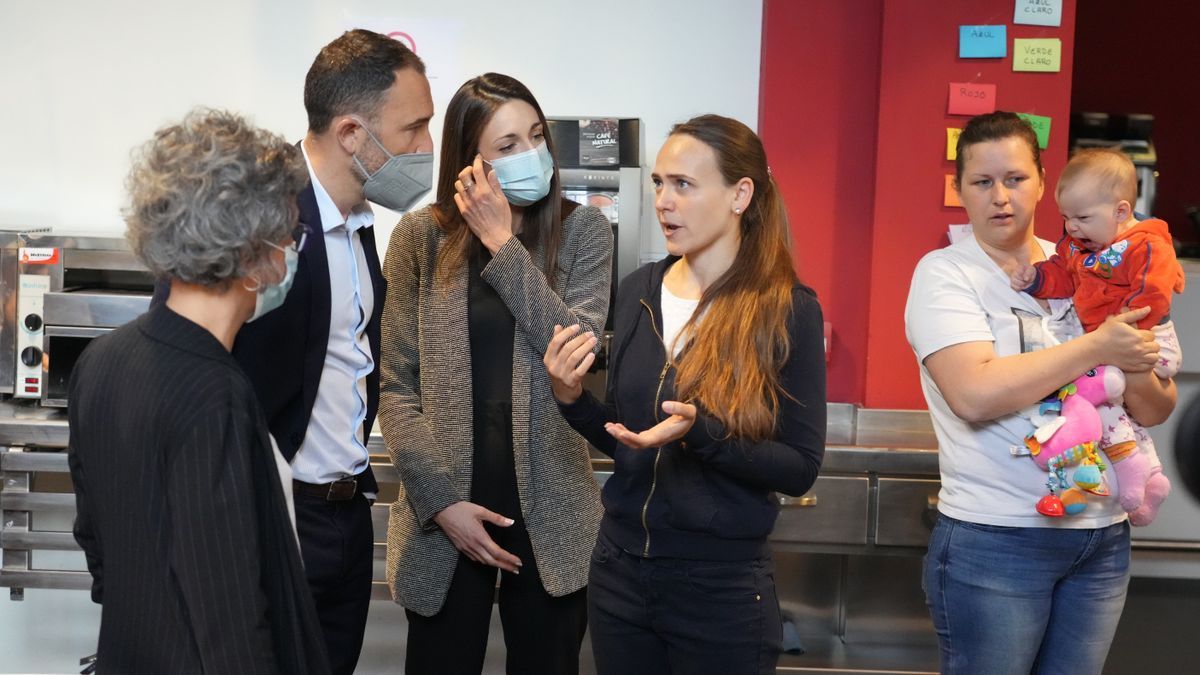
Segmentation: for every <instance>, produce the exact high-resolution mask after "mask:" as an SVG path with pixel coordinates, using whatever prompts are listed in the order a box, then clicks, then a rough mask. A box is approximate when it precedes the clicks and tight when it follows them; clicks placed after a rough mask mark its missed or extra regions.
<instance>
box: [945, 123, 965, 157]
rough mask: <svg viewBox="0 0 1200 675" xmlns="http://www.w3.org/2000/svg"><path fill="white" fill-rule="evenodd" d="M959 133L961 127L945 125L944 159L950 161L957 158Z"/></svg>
mask: <svg viewBox="0 0 1200 675" xmlns="http://www.w3.org/2000/svg"><path fill="white" fill-rule="evenodd" d="M961 133H962V129H955V128H954V127H946V159H948V160H950V161H954V160H956V159H958V135H959V134H961Z"/></svg>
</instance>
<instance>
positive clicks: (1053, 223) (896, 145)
mask: <svg viewBox="0 0 1200 675" xmlns="http://www.w3.org/2000/svg"><path fill="white" fill-rule="evenodd" d="M1074 10H1075V2H1074V0H1064V2H1063V11H1064V17H1063V25H1062V27H1061V28H1044V27H1037V26H1014V25H1012V14H1013V0H977V1H975V2H971V3H953V4H948V3H930V2H921V1H918V0H850V1H848V2H845V3H841V4H837V5H835V4H832V3H828V4H827V3H803V2H789V1H787V0H766V2H765V7H764V12H763V16H764V23H765V26H764V35H763V66H762V67H763V72H762V85H761V86H762V93H761V105H760V125H759V128H760V130H761V132H762V135H763V139H764V142H765V143H766V146H767V153H768V155H769V156H770V157H771V162H772V166H773V167H774V166H776V165H779V166H780V170H779V171H778V172H777V175H778V176H779V178H780V182H781V188H782V190H783V193H784V197H785V198H786V199H787V204H788V208H789V212H790V213H791V214H792V219H791V220H792V228H793V233H794V235H795V240H796V242H797V251H798V253H797V257H798V262H799V266H800V269H801V275H802V276H803V277H804V278H805V279H806V280H807V281H808V282H809V283H810V284H811V285H812V286H813V287H814V288H816V290H817V292H818V294H819V295H820V296H821V299H822V305H823V307H824V308H825V313H826V317H827V318H829V319H830V320H831V321H832V322H833V330H834V353H833V356H832V360H831V363H830V369H829V392H830V396H829V398H830V400H831V401H849V402H857V403H863V404H864V405H867V406H869V407H876V408H924V407H925V401H924V398H923V397H922V396H921V391H920V386H919V383H918V379H917V365H916V360H915V358H914V357H913V353H912V350H911V349H910V348H909V346H908V343H907V341H906V340H905V337H904V303H905V300H906V298H907V295H908V284H909V280H910V279H911V277H912V270H913V268H914V267H915V265H916V263H917V260H919V259H920V257H921V256H922V255H924V254H925V253H926V252H928V251H930V250H932V249H934V248H937V247H940V246H943V245H944V244H945V243H946V226H947V225H948V224H950V223H962V222H966V214H965V212H964V211H963V210H962V209H961V208H950V207H944V206H942V188H943V184H944V179H943V176H944V175H945V174H947V173H953V170H954V164H953V162H949V161H947V160H946V159H945V133H946V132H945V129H946V127H948V126H962V125H963V124H964V123H965V122H966V119H967V118H965V117H951V116H948V115H947V114H946V98H947V87H948V84H949V83H950V82H952V81H953V82H983V83H991V84H996V85H997V86H998V90H997V101H998V107H999V108H1000V109H1006V110H1014V111H1018V112H1032V113H1037V114H1039V115H1048V116H1050V117H1051V118H1052V119H1053V122H1052V125H1051V133H1050V145H1049V147H1048V148H1047V149H1046V150H1045V151H1044V152H1043V162H1044V164H1045V165H1046V170H1047V174H1048V176H1051V177H1053V176H1056V175H1057V173H1058V171H1059V170H1060V169H1061V168H1062V165H1063V163H1064V162H1065V159H1066V139H1067V126H1068V122H1069V109H1070V90H1071V86H1070V80H1071V67H1072V43H1073V26H1074V14H1075V12H1074ZM1001 23H1003V24H1006V25H1008V40H1009V52H1010V53H1009V57H1008V58H1006V59H990V60H980V59H970V60H960V59H958V58H957V53H958V26H959V25H962V24H1001ZM1014 37H1020V38H1026V37H1058V38H1059V39H1061V40H1062V43H1063V51H1064V54H1063V59H1062V72H1059V73H1013V72H1012V54H1011V51H1012V39H1013V38H1014ZM781 158H782V159H781ZM1048 194H1049V193H1048ZM1038 222H1039V226H1038V228H1037V229H1038V232H1039V234H1041V235H1042V236H1045V237H1048V238H1052V239H1053V238H1057V236H1058V233H1059V231H1060V225H1059V222H1060V220H1059V218H1058V215H1057V212H1056V209H1055V207H1054V204H1053V199H1052V198H1047V199H1045V200H1043V204H1042V206H1041V208H1039V210H1038Z"/></svg>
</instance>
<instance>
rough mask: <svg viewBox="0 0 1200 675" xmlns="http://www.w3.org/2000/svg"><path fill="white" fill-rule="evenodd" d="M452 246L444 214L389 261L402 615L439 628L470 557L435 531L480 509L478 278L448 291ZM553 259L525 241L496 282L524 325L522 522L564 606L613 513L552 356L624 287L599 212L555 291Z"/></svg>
mask: <svg viewBox="0 0 1200 675" xmlns="http://www.w3.org/2000/svg"><path fill="white" fill-rule="evenodd" d="M444 241H445V237H444V236H443V234H442V232H441V230H440V229H439V228H438V227H437V224H436V223H435V222H434V219H433V214H432V212H431V210H430V208H428V207H427V208H424V209H421V210H420V211H416V212H413V213H410V214H408V215H406V216H405V217H404V218H403V219H402V220H401V221H400V223H399V225H397V226H396V229H395V230H394V231H393V232H392V238H391V241H390V243H389V244H388V250H387V256H386V258H385V260H384V265H383V273H384V277H385V278H386V279H387V300H386V305H385V307H384V313H383V339H382V342H381V345H382V354H381V356H380V364H379V365H380V372H381V377H382V381H381V387H380V405H379V424H380V429H381V430H382V432H383V437H384V440H385V441H386V442H387V448H388V452H389V454H390V455H391V457H392V462H393V463H394V464H395V465H396V468H397V470H398V471H399V473H400V482H401V488H400V495H399V497H397V499H396V501H395V503H393V504H392V507H391V517H390V519H389V522H388V538H387V542H388V546H387V580H388V583H389V585H390V586H391V589H392V597H393V599H395V601H396V602H398V603H400V604H401V605H403V606H404V607H406V608H408V609H411V610H412V611H414V612H417V613H418V614H422V615H424V616H431V615H433V614H436V613H437V612H438V610H439V609H441V607H442V603H443V602H444V601H445V598H446V591H447V590H448V589H449V587H450V578H451V576H452V575H453V573H454V567H455V564H456V563H457V561H458V555H459V554H458V551H457V550H456V549H455V548H454V545H453V544H452V543H451V542H450V540H449V539H448V538H447V537H446V535H445V533H443V532H442V530H441V528H439V527H438V526H437V525H436V524H435V523H434V522H433V516H434V515H436V514H437V513H438V512H439V511H441V510H442V509H444V508H445V507H447V506H449V505H451V504H453V503H455V502H457V501H460V500H470V497H471V460H472V455H473V439H472V424H471V419H472V418H471V413H472V410H471V348H470V342H469V336H468V329H467V304H468V303H467V288H468V286H467V284H468V280H467V266H466V265H462V266H461V269H460V270H459V271H458V272H457V273H455V274H454V276H453V278H452V279H451V280H450V282H449V283H448V284H445V285H444V286H439V285H438V284H439V283H440V281H435V265H436V261H437V256H438V252H439V250H440V249H441V246H442V245H443V242H444ZM541 265H542V256H541V255H540V253H539V252H535V253H533V254H532V255H531V254H530V253H529V252H528V251H526V249H525V247H524V246H523V245H522V244H521V242H520V241H518V240H517V238H516V237H514V238H512V239H511V240H510V241H509V242H508V243H507V244H505V245H504V246H502V247H501V248H500V250H499V251H497V252H496V255H495V256H494V257H493V259H492V261H491V262H490V263H489V264H488V265H487V267H485V268H484V270H483V278H484V280H485V281H487V283H488V284H490V285H491V286H492V287H493V288H494V289H495V290H496V292H497V293H498V294H499V295H500V297H501V298H502V299H503V300H504V303H505V304H506V305H507V306H508V308H509V310H510V311H511V312H512V314H513V317H514V318H515V319H516V326H515V331H516V332H515V336H514V340H513V376H512V387H513V390H512V410H513V453H514V455H515V457H514V459H515V462H516V469H517V489H518V491H519V493H520V497H521V515H522V517H523V518H524V519H525V524H526V528H527V529H528V531H529V538H530V540H531V542H532V544H533V552H534V557H535V558H536V561H537V566H538V570H539V571H540V573H541V581H542V585H543V586H544V587H545V588H546V591H547V592H549V593H550V594H551V595H554V596H562V595H566V594H567V593H571V592H574V591H577V590H579V589H580V588H583V587H584V586H585V585H586V584H587V575H588V563H589V560H590V553H591V550H592V546H593V545H594V544H595V540H596V531H597V529H598V527H599V523H600V516H601V513H602V509H601V506H600V493H599V490H598V489H597V486H596V483H595V480H594V479H593V478H592V472H591V463H590V461H589V459H588V453H587V444H586V443H585V442H584V440H583V439H582V438H580V436H579V435H578V434H576V433H575V431H574V430H572V429H571V427H570V426H568V425H567V423H566V422H565V421H564V420H563V418H562V416H561V415H560V414H559V412H558V408H557V405H556V404H555V402H554V398H553V396H552V395H551V393H550V380H549V376H548V375H547V374H546V368H545V366H544V365H543V364H542V353H543V352H544V351H545V349H546V344H547V343H548V342H549V341H550V338H551V337H552V336H553V333H554V325H555V324H558V325H562V326H569V325H572V324H575V323H579V324H581V325H582V326H583V329H584V330H592V331H595V332H596V334H597V335H599V334H600V332H601V331H602V330H603V328H604V319H605V316H606V313H607V311H608V299H609V286H610V283H611V273H612V230H611V228H610V225H609V222H608V219H607V218H605V217H604V214H602V213H601V212H600V211H599V210H598V209H596V208H592V207H580V208H577V209H575V211H574V212H573V213H571V215H570V216H568V217H567V218H566V219H565V221H564V223H563V233H562V243H561V245H560V248H559V254H558V266H559V270H558V274H557V275H556V278H555V287H554V288H553V289H552V288H551V287H550V286H549V284H548V283H547V282H546V278H545V276H544V275H543V274H542V271H541Z"/></svg>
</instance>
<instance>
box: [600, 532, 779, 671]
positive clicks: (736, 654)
mask: <svg viewBox="0 0 1200 675" xmlns="http://www.w3.org/2000/svg"><path fill="white" fill-rule="evenodd" d="M588 630H589V631H591V633H592V654H593V655H594V656H595V658H596V672H597V673H598V674H599V675H670V674H671V673H675V674H677V675H691V674H692V673H721V675H765V674H767V673H770V674H771V675H774V673H775V664H776V662H777V661H778V660H779V652H780V650H781V646H782V640H783V626H782V624H781V623H780V615H779V600H778V598H777V597H776V595H775V572H774V567H773V566H772V564H771V561H770V560H769V559H762V560H742V561H736V562H710V561H702V560H680V559H677V558H642V557H640V556H636V555H632V554H630V553H627V552H625V551H623V550H621V548H620V547H619V546H617V545H616V544H615V543H613V542H612V541H611V540H610V539H608V538H607V537H605V536H604V535H603V534H601V535H600V537H599V540H598V541H597V542H596V549H595V551H594V552H593V553H592V567H591V576H590V577H589V579H588Z"/></svg>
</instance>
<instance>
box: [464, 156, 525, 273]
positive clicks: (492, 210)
mask: <svg viewBox="0 0 1200 675" xmlns="http://www.w3.org/2000/svg"><path fill="white" fill-rule="evenodd" d="M454 190H455V194H454V203H455V204H457V205H458V210H459V211H460V212H461V213H462V215H463V220H465V221H467V227H469V228H471V232H473V233H474V234H475V236H476V237H479V241H481V242H483V245H484V246H486V247H487V250H488V251H490V252H491V253H492V255H495V254H496V251H499V250H500V247H501V246H503V245H504V244H506V243H508V240H509V239H512V236H513V231H512V211H511V210H510V208H509V205H508V198H507V197H505V196H504V191H503V190H501V189H500V179H498V178H496V172H495V171H487V170H485V169H484V168H483V157H482V156H480V155H475V162H474V163H473V164H471V166H468V167H466V168H465V169H463V170H462V171H459V172H458V180H457V181H455V182H454Z"/></svg>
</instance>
